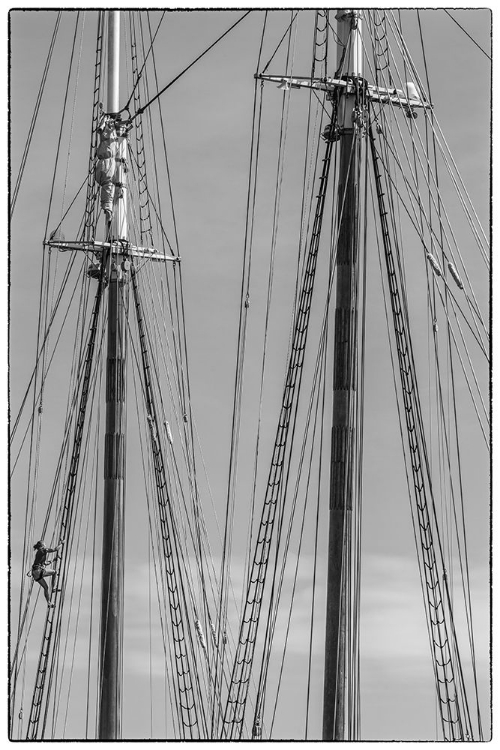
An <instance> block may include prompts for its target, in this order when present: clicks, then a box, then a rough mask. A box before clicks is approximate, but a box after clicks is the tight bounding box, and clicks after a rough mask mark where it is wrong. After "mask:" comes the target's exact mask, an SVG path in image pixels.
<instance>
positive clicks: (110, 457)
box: [98, 11, 128, 740]
mask: <svg viewBox="0 0 500 750" xmlns="http://www.w3.org/2000/svg"><path fill="white" fill-rule="evenodd" d="M119 50H120V12H119V11H108V52H107V54H108V97H107V113H108V114H116V113H117V112H118V110H119ZM118 140H119V153H118V155H119V156H120V157H121V158H122V159H125V157H126V147H127V146H126V138H125V137H123V138H119V139H118ZM123 163H124V162H119V164H120V167H119V169H120V171H121V172H122V174H121V175H120V176H119V181H120V182H122V184H123V182H124V180H125V170H124V168H123V166H122V165H123ZM107 231H108V232H109V231H110V232H111V238H112V239H113V238H116V239H125V240H126V239H127V215H126V198H125V188H124V187H121V188H115V196H114V204H113V218H112V221H111V227H110V228H109V227H108V229H107ZM122 261H123V256H121V255H120V254H118V253H113V252H112V250H111V247H110V250H109V251H108V252H107V253H104V252H103V255H102V262H103V263H105V265H106V271H107V276H108V279H109V287H108V289H109V294H108V339H107V341H108V345H107V359H106V435H105V445H104V512H103V548H102V585H101V659H100V680H99V728H98V733H99V734H98V739H99V740H116V739H120V738H121V682H122V674H123V654H122V652H123V537H124V517H123V514H124V499H125V423H126V420H125V369H126V309H127V298H128V279H127V276H128V274H127V273H126V272H124V271H123V270H122V266H123V263H122Z"/></svg>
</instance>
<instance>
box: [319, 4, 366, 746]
mask: <svg viewBox="0 0 500 750" xmlns="http://www.w3.org/2000/svg"><path fill="white" fill-rule="evenodd" d="M336 17H337V21H338V26H337V33H338V36H339V37H340V44H339V47H338V49H339V58H338V63H337V69H338V71H337V76H336V77H341V76H345V75H348V76H349V78H351V79H352V80H353V82H354V83H355V82H356V81H357V80H358V79H359V78H360V77H361V75H362V46H361V19H360V17H359V14H358V13H357V12H356V11H354V10H340V11H339V12H338V13H337V16H336ZM358 96H359V89H358V87H357V86H354V91H351V92H349V90H348V89H347V87H346V89H345V91H344V93H343V94H341V96H340V98H339V102H338V125H339V128H340V131H339V132H340V133H341V136H340V143H339V147H340V160H339V181H338V207H339V208H338V212H339V218H338V227H337V229H338V249H337V290H336V307H335V340H334V365H333V373H334V374H333V381H334V382H333V420H332V447H331V470H330V471H331V473H330V522H329V540H328V580H327V605H326V635H325V678H324V701H323V740H344V739H346V737H345V723H346V722H345V713H346V711H345V703H346V675H345V645H346V577H347V574H348V569H347V563H348V556H347V552H348V550H349V546H350V528H351V515H352V513H351V511H352V495H353V487H354V475H355V470H356V456H355V444H356V423H355V419H356V408H355V406H356V392H355V390H356V350H357V288H358V205H357V204H358V189H359V184H358V175H359V166H360V160H361V137H360V133H359V130H357V129H356V126H355V116H356V106H357V100H358Z"/></svg>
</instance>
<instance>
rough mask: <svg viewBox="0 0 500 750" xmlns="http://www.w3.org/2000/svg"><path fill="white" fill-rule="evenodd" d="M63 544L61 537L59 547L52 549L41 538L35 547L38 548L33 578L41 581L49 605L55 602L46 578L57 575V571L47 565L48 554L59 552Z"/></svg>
mask: <svg viewBox="0 0 500 750" xmlns="http://www.w3.org/2000/svg"><path fill="white" fill-rule="evenodd" d="M63 544H64V539H61V541H60V542H59V544H58V545H57V547H54V549H50V548H49V547H46V546H45V544H44V543H43V541H42V540H40V541H39V542H37V543H36V544H35V546H34V547H33V549H36V555H35V560H34V562H33V565H32V566H31V575H32V576H33V580H34V581H36V582H37V583H39V584H40V586H41V587H42V589H43V593H44V596H45V599H46V600H47V604H48V605H49V607H53V606H54V604H51V603H50V594H49V587H48V585H47V581H45V580H44V579H45V578H51V577H52V576H55V574H56V571H55V570H53V569H52V568H47V567H46V566H47V555H48V553H49V552H57V550H58V549H60V548H61V547H62V546H63Z"/></svg>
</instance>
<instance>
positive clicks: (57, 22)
mask: <svg viewBox="0 0 500 750" xmlns="http://www.w3.org/2000/svg"><path fill="white" fill-rule="evenodd" d="M61 16H62V11H61V10H60V11H58V13H57V16H56V20H55V24H54V31H53V32H52V39H51V41H50V45H49V51H48V53H47V59H46V61H45V66H44V69H43V73H42V80H41V81H40V87H39V90H38V94H37V98H36V102H35V108H34V110H33V114H32V116H31V122H30V126H29V130H28V136H27V139H26V145H25V147H24V151H23V155H22V157H21V164H20V167H19V172H18V175H17V178H16V183H15V185H14V189H13V191H12V199H11V208H10V216H11V218H12V216H13V214H14V208H15V205H16V201H17V196H18V193H19V189H20V187H21V181H22V179H23V176H24V169H25V167H26V162H27V160H28V154H29V150H30V146H31V142H32V140H33V133H34V130H35V125H36V121H37V119H38V113H39V111H40V105H41V103H42V99H43V94H44V91H45V84H46V82H47V76H48V72H49V68H50V63H51V60H52V54H53V52H54V47H55V43H56V39H57V34H58V31H59V26H60V23H61Z"/></svg>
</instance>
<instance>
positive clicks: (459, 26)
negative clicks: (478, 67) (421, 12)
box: [443, 8, 491, 62]
mask: <svg viewBox="0 0 500 750" xmlns="http://www.w3.org/2000/svg"><path fill="white" fill-rule="evenodd" d="M443 10H444V12H445V13H446V15H447V16H449V17H450V18H451V20H452V21H453V22H454V23H456V24H457V26H458V28H459V29H461V30H462V31H463V32H464V34H465V35H466V36H468V37H469V39H470V40H471V42H473V43H474V44H475V45H476V47H477V48H478V49H479V50H481V52H482V53H483V55H485V56H486V57H487V58H488V60H489V61H490V62H491V57H490V55H488V53H487V52H485V51H484V49H483V48H482V47H481V46H480V45H479V44H478V43H477V42H476V40H475V39H473V38H472V37H471V35H470V34H469V33H468V32H467V31H466V30H465V29H464V27H463V26H461V25H460V24H459V23H458V21H457V19H456V18H453V16H452V15H451V13H450V12H449V11H448V10H446V8H443Z"/></svg>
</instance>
